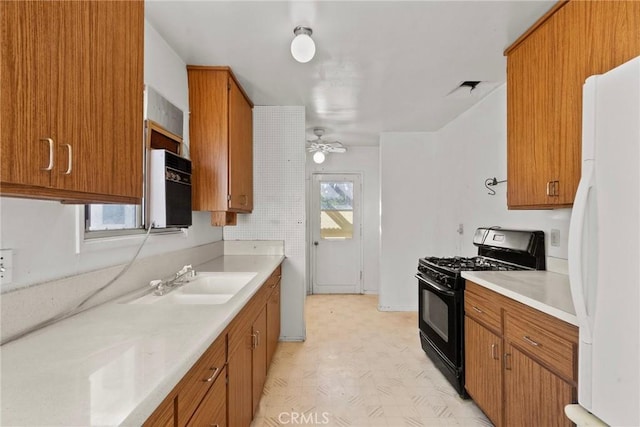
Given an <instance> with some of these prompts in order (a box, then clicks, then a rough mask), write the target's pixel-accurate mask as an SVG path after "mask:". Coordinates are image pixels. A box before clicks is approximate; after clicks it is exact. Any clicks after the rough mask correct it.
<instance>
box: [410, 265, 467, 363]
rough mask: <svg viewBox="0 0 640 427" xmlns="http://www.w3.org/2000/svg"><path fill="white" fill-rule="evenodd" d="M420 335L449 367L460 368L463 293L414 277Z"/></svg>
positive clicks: (420, 275)
mask: <svg viewBox="0 0 640 427" xmlns="http://www.w3.org/2000/svg"><path fill="white" fill-rule="evenodd" d="M416 278H417V279H418V284H419V303H418V305H419V313H418V317H419V326H420V331H421V332H422V335H423V336H424V337H425V338H426V339H427V340H428V341H429V344H431V345H432V346H433V347H434V348H435V350H436V351H437V352H438V354H439V355H440V356H441V357H443V358H444V359H445V361H446V362H448V364H450V365H451V367H452V368H460V367H462V317H461V316H462V309H463V308H462V292H463V291H462V290H459V291H454V290H452V289H449V288H447V287H446V286H443V285H440V284H438V283H436V282H434V281H433V280H432V279H430V278H428V277H425V276H423V275H422V274H421V273H418V274H417V275H416Z"/></svg>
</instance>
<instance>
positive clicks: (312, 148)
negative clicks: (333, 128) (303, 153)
mask: <svg viewBox="0 0 640 427" xmlns="http://www.w3.org/2000/svg"><path fill="white" fill-rule="evenodd" d="M313 134H314V135H315V136H316V139H311V140H307V151H308V152H310V153H314V154H313V161H314V162H316V163H322V162H324V159H325V155H326V154H327V153H344V152H346V151H347V148H346V147H345V146H344V145H342V143H341V142H340V141H332V142H328V141H327V142H325V141H324V140H323V139H322V135H324V128H313Z"/></svg>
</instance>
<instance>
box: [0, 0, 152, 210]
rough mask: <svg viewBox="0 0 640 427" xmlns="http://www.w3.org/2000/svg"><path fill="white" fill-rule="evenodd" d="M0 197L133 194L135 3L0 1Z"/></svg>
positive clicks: (137, 79)
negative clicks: (0, 155)
mask: <svg viewBox="0 0 640 427" xmlns="http://www.w3.org/2000/svg"><path fill="white" fill-rule="evenodd" d="M0 16H1V18H0V19H1V20H2V32H1V36H0V37H1V40H0V42H1V43H0V44H1V50H2V63H1V65H0V73H1V74H0V76H1V77H0V86H1V91H2V99H3V102H2V106H1V107H0V120H1V121H0V123H1V126H0V143H1V147H2V160H1V162H2V169H1V173H0V177H1V184H0V193H1V194H2V195H3V196H16V197H28V198H42V199H54V200H64V201H70V202H81V203H82V202H87V203H88V202H93V203H114V202H115V203H132V204H137V203H140V202H141V198H142V186H143V180H142V168H143V161H142V153H143V140H142V126H143V119H142V113H143V112H142V109H143V106H142V101H143V74H142V71H143V46H144V33H143V30H144V2H143V1H127V2H102V1H101V2H95V1H77V2H75V1H74V2H50V1H11V2H1V3H0Z"/></svg>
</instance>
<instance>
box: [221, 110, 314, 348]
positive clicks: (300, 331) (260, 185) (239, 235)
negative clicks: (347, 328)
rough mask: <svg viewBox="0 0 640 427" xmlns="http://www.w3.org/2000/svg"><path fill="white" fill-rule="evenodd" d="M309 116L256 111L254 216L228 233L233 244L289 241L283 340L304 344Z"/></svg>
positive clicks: (298, 112) (283, 285)
mask: <svg viewBox="0 0 640 427" xmlns="http://www.w3.org/2000/svg"><path fill="white" fill-rule="evenodd" d="M304 140H305V110H304V107H261V106H256V107H254V109H253V176H254V184H253V200H254V209H253V212H252V213H251V214H250V215H238V225H236V226H232V227H225V228H224V239H225V240H226V241H228V240H284V254H285V256H286V259H285V260H284V262H283V264H282V269H283V270H282V282H281V289H282V292H281V295H282V296H281V302H282V308H281V310H282V314H281V320H282V322H281V332H280V333H281V335H280V337H281V339H283V340H285V341H301V340H304V339H305V324H304V299H305V295H306V286H305V285H306V255H305V250H306V246H307V245H306V239H305V236H306V234H305V222H306V218H305V180H304V176H305V175H304V173H305V172H304V171H305V145H304Z"/></svg>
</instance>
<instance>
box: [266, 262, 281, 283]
mask: <svg viewBox="0 0 640 427" xmlns="http://www.w3.org/2000/svg"><path fill="white" fill-rule="evenodd" d="M281 277H282V267H281V266H280V265H279V266H278V268H276V269H275V270H274V271H273V273H271V276H269V278H268V279H267V281H266V282H265V285H267V286H268V287H269V288H270V289H273V288H275V287H276V285H277V284H278V282H279V281H280V278H281Z"/></svg>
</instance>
